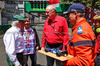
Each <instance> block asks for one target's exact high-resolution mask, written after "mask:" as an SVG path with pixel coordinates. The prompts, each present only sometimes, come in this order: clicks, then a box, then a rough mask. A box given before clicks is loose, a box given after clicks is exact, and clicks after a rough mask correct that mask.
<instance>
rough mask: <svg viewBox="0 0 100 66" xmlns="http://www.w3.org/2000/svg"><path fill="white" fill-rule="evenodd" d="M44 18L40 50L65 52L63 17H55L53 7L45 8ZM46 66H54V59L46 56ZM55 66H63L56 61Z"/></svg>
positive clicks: (65, 31) (66, 33)
mask: <svg viewBox="0 0 100 66" xmlns="http://www.w3.org/2000/svg"><path fill="white" fill-rule="evenodd" d="M46 16H47V19H46V20H45V24H44V29H43V36H42V45H41V50H45V46H46V48H50V49H59V50H65V46H66V45H67V44H68V41H69V33H68V25H67V21H66V19H65V18H64V17H61V16H58V15H56V8H55V7H54V6H53V5H49V6H47V7H46ZM46 58H47V66H53V65H54V59H53V58H51V57H49V56H47V57H46ZM56 65H57V66H63V64H62V63H61V62H59V61H56Z"/></svg>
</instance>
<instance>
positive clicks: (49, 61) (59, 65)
mask: <svg viewBox="0 0 100 66" xmlns="http://www.w3.org/2000/svg"><path fill="white" fill-rule="evenodd" d="M62 47H63V43H58V44H55V45H52V44H48V43H46V48H51V49H60V50H62ZM46 59H47V66H53V65H54V60H55V59H54V58H51V57H49V56H46ZM55 61H56V66H64V65H63V64H62V63H61V62H60V61H57V60H55Z"/></svg>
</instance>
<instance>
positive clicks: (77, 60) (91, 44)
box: [63, 3, 96, 66]
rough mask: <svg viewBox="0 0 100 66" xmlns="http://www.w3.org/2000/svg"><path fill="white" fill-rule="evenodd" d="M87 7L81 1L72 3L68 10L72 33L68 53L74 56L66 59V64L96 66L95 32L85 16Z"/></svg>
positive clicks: (69, 65) (71, 65) (67, 65)
mask: <svg viewBox="0 0 100 66" xmlns="http://www.w3.org/2000/svg"><path fill="white" fill-rule="evenodd" d="M84 10H85V7H84V6H83V5H82V4H80V3H74V4H72V5H71V6H70V7H69V9H68V11H66V12H64V14H68V19H69V20H70V24H73V25H74V27H73V28H72V34H71V38H70V41H69V44H68V46H67V49H68V54H69V55H72V56H74V57H72V58H70V59H69V60H67V61H64V62H63V64H64V66H94V64H95V61H94V59H95V57H96V43H95V39H96V37H95V34H94V32H93V30H92V28H91V26H90V25H89V24H88V23H87V22H86V19H85V18H84Z"/></svg>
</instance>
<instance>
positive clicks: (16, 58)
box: [3, 3, 100, 66]
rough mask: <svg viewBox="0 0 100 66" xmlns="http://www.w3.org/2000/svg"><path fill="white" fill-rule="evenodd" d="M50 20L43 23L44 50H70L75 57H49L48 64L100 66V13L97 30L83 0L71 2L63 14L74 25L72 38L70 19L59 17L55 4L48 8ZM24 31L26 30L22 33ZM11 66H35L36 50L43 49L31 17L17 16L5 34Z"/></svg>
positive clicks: (96, 19) (47, 13)
mask: <svg viewBox="0 0 100 66" xmlns="http://www.w3.org/2000/svg"><path fill="white" fill-rule="evenodd" d="M45 12H46V16H47V19H46V20H45V22H44V29H43V35H42V40H41V43H42V44H41V50H43V51H45V48H50V49H58V50H62V51H64V50H66V49H67V50H68V55H72V56H73V57H72V58H70V59H69V60H67V61H63V62H61V61H58V60H55V59H54V58H51V57H49V56H46V60H47V65H46V66H53V65H54V61H56V66H100V62H99V61H100V14H97V15H95V16H94V17H93V26H94V28H95V29H94V30H93V29H92V27H91V26H90V24H89V23H88V22H87V20H86V18H85V7H84V5H82V4H80V3H74V4H72V5H71V6H70V7H69V9H68V10H67V11H66V12H64V13H63V14H66V15H67V19H68V20H69V22H70V24H72V25H74V27H73V28H72V34H71V36H70V38H69V31H68V25H67V21H66V19H65V18H64V17H62V16H58V15H57V11H56V7H55V6H53V5H48V6H47V7H46V11H45ZM22 30H23V32H22ZM3 41H4V45H5V50H6V59H7V62H8V66H28V64H27V61H28V56H30V59H31V66H36V63H37V62H36V61H37V56H36V51H38V50H39V49H40V43H39V38H38V35H37V32H36V29H35V28H32V27H30V21H29V18H28V17H22V16H20V15H15V16H14V17H13V22H12V27H11V28H9V29H8V30H7V31H6V33H5V34H4V37H3Z"/></svg>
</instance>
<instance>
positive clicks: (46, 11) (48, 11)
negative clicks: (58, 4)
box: [45, 10, 53, 13]
mask: <svg viewBox="0 0 100 66" xmlns="http://www.w3.org/2000/svg"><path fill="white" fill-rule="evenodd" d="M52 11H53V10H50V11H45V13H50V12H52Z"/></svg>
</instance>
